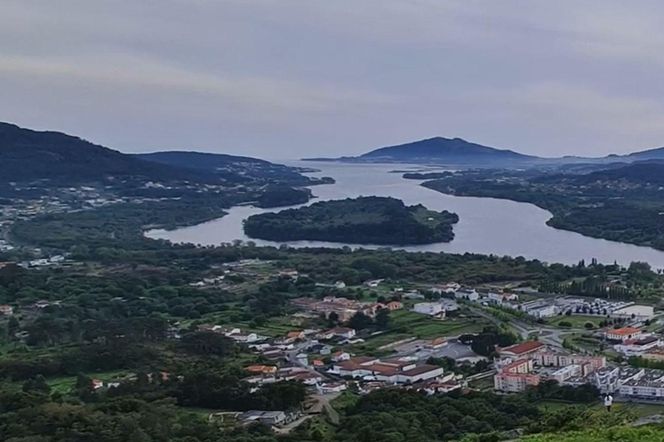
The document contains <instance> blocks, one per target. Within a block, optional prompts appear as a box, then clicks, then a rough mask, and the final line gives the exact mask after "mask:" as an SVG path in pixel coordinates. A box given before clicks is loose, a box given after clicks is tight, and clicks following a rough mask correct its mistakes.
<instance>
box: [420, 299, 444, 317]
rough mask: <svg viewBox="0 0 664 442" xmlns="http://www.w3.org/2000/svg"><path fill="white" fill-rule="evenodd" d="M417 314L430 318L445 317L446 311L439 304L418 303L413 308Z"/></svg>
mask: <svg viewBox="0 0 664 442" xmlns="http://www.w3.org/2000/svg"><path fill="white" fill-rule="evenodd" d="M413 311H414V312H415V313H420V314H422V315H429V316H443V317H444V316H445V309H444V308H443V306H442V304H440V303H437V302H418V303H417V304H415V305H414V306H413Z"/></svg>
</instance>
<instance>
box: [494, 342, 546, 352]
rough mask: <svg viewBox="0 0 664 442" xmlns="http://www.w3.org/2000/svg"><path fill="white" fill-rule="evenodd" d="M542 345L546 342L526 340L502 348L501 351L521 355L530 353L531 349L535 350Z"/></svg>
mask: <svg viewBox="0 0 664 442" xmlns="http://www.w3.org/2000/svg"><path fill="white" fill-rule="evenodd" d="M542 347H544V344H542V343H541V342H539V341H526V342H522V343H521V344H515V345H511V346H509V347H505V348H502V349H500V351H501V352H509V353H514V354H515V355H521V354H524V353H530V352H531V351H535V350H537V349H539V348H542Z"/></svg>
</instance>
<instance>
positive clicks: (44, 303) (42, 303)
mask: <svg viewBox="0 0 664 442" xmlns="http://www.w3.org/2000/svg"><path fill="white" fill-rule="evenodd" d="M49 305H51V303H50V302H48V301H46V300H41V301H37V302H35V303H34V306H35V307H36V308H46V307H48V306H49Z"/></svg>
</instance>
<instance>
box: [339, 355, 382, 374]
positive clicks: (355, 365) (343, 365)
mask: <svg viewBox="0 0 664 442" xmlns="http://www.w3.org/2000/svg"><path fill="white" fill-rule="evenodd" d="M374 362H378V359H377V358H373V357H371V356H357V357H354V358H350V359H348V360H345V361H342V362H339V363H335V364H333V365H332V368H331V369H330V373H333V374H337V375H339V376H349V377H353V378H359V377H362V376H366V375H369V374H371V371H369V370H367V368H366V366H367V365H370V364H372V363H374Z"/></svg>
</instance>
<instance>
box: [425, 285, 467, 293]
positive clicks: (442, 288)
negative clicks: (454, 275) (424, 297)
mask: <svg viewBox="0 0 664 442" xmlns="http://www.w3.org/2000/svg"><path fill="white" fill-rule="evenodd" d="M460 288H461V285H459V284H457V283H456V282H451V283H448V284H442V285H435V286H433V287H431V288H430V289H429V291H430V292H431V293H435V294H437V295H442V294H443V293H447V294H450V295H451V294H453V293H455V292H456V291H457V290H459V289H460Z"/></svg>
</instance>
